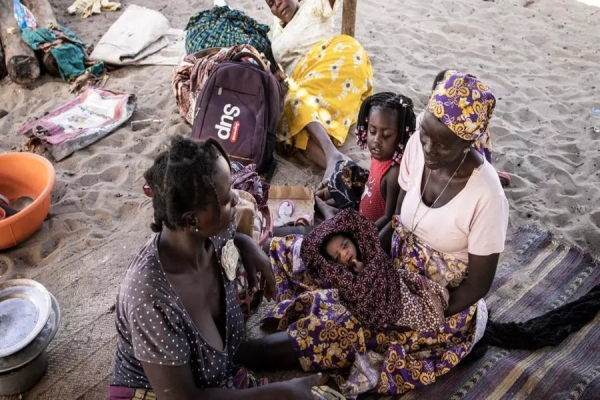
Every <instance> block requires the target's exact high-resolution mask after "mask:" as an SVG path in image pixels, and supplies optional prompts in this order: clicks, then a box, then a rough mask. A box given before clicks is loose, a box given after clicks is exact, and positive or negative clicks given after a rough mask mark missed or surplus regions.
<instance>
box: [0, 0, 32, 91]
mask: <svg viewBox="0 0 600 400" xmlns="http://www.w3.org/2000/svg"><path fill="white" fill-rule="evenodd" d="M0 41H1V42H2V45H3V47H4V58H5V63H6V64H5V65H6V70H7V72H8V75H9V76H10V79H12V81H13V82H15V83H17V84H20V85H28V84H31V83H33V82H35V81H36V80H37V79H38V78H39V77H40V65H39V63H38V60H37V58H36V56H35V53H34V52H33V50H32V49H31V47H29V46H28V45H27V43H25V42H24V41H23V39H22V38H21V30H20V29H19V27H18V25H17V21H16V20H15V17H14V14H13V3H12V1H7V0H1V1H0Z"/></svg>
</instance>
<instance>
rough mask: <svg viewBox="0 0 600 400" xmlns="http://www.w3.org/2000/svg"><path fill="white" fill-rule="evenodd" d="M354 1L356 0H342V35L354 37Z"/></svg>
mask: <svg viewBox="0 0 600 400" xmlns="http://www.w3.org/2000/svg"><path fill="white" fill-rule="evenodd" d="M338 1H339V0H338ZM356 1H357V0H344V4H343V6H342V7H343V9H342V35H348V36H352V37H354V28H355V26H356Z"/></svg>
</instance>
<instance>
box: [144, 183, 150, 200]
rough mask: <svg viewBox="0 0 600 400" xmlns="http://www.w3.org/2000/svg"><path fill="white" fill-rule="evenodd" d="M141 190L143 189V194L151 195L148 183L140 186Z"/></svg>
mask: <svg viewBox="0 0 600 400" xmlns="http://www.w3.org/2000/svg"><path fill="white" fill-rule="evenodd" d="M142 190H143V191H144V194H145V195H146V196H148V197H152V189H150V185H148V184H147V183H144V186H142Z"/></svg>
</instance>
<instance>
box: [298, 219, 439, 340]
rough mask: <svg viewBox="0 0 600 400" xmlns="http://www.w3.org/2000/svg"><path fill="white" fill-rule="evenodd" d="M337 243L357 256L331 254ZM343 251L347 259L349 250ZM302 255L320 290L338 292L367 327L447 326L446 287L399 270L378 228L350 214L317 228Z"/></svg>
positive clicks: (422, 329)
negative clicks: (445, 314) (331, 248)
mask: <svg viewBox="0 0 600 400" xmlns="http://www.w3.org/2000/svg"><path fill="white" fill-rule="evenodd" d="M343 238H347V239H348V240H350V241H351V242H352V243H348V242H347V240H346V242H344V239H343ZM333 239H336V240H339V241H340V246H342V247H347V248H351V247H352V246H354V247H353V248H352V249H351V251H352V252H354V257H351V258H344V257H336V256H334V255H333V254H331V250H330V247H331V246H330V243H333ZM328 251H329V253H330V255H328ZM340 251H341V252H343V253H344V254H346V250H345V249H344V250H340ZM300 254H301V258H302V261H303V262H304V264H305V266H306V269H307V271H308V273H309V274H310V275H311V277H312V278H313V279H315V280H316V281H317V282H318V283H319V284H320V285H321V286H326V287H331V288H334V289H337V290H338V292H339V296H340V299H341V300H342V301H343V302H344V303H345V305H346V307H347V308H348V310H349V311H350V312H351V313H352V314H353V315H354V316H355V317H356V318H357V319H358V320H359V321H360V322H361V323H362V324H364V325H366V326H368V327H371V328H376V329H382V328H386V327H391V326H393V327H399V328H408V329H411V330H416V331H419V332H429V331H437V330H439V329H440V328H441V327H442V326H443V324H444V321H445V317H444V310H445V309H446V308H447V307H448V291H447V290H446V288H443V287H442V286H440V285H438V284H437V283H435V282H433V281H431V280H429V279H427V278H426V277H424V276H422V275H419V274H415V273H413V272H409V271H407V270H404V269H396V268H395V267H394V263H393V262H392V260H391V259H390V258H389V257H388V255H387V254H386V253H385V251H384V250H383V249H382V248H381V246H380V244H379V236H378V232H377V228H376V227H375V225H374V224H373V223H372V222H371V221H369V220H368V219H367V218H366V217H364V216H362V215H361V214H359V213H358V212H356V211H354V210H352V209H346V210H344V211H342V212H340V213H338V214H337V215H336V216H335V217H334V218H332V219H329V220H327V221H325V222H323V223H322V224H320V225H318V226H317V227H315V228H314V230H313V231H312V232H311V233H310V234H308V235H307V236H306V237H305V239H304V241H303V242H302V247H301V249H300Z"/></svg>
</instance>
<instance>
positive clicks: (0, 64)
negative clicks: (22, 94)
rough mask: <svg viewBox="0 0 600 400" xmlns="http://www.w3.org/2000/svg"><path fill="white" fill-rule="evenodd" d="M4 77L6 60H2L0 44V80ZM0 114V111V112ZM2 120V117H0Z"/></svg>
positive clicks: (2, 51) (2, 54) (0, 45)
mask: <svg viewBox="0 0 600 400" xmlns="http://www.w3.org/2000/svg"><path fill="white" fill-rule="evenodd" d="M5 75H6V60H5V58H4V50H3V49H2V43H0V79H2V78H4V76H5ZM0 113H1V111H0ZM0 118H2V117H0Z"/></svg>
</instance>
